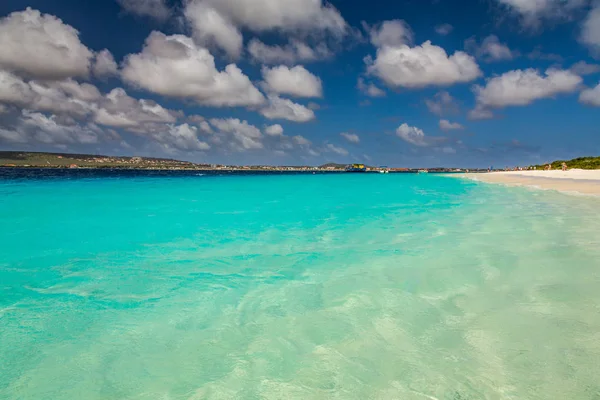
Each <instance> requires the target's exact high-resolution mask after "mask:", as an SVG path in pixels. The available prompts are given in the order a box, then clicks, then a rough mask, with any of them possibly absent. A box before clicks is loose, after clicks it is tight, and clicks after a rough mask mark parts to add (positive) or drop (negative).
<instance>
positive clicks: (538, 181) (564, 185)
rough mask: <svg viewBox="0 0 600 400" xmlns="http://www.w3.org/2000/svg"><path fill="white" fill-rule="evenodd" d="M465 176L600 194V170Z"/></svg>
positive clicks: (549, 188)
mask: <svg viewBox="0 0 600 400" xmlns="http://www.w3.org/2000/svg"><path fill="white" fill-rule="evenodd" d="M464 177H466V178H468V179H473V180H477V181H481V182H488V183H501V184H504V185H510V186H529V187H535V188H539V189H547V190H558V191H561V192H570V193H579V194H585V195H596V196H600V170H580V169H573V170H569V171H566V172H563V171H507V172H504V171H503V172H491V173H483V174H465V175H464Z"/></svg>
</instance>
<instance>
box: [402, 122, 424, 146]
mask: <svg viewBox="0 0 600 400" xmlns="http://www.w3.org/2000/svg"><path fill="white" fill-rule="evenodd" d="M396 135H397V136H398V137H399V138H400V139H402V140H404V141H405V142H408V143H410V144H414V145H415V146H428V145H429V143H428V142H427V140H426V138H425V132H423V130H422V129H419V128H417V127H414V126H409V125H408V124H402V125H400V126H399V127H398V129H396Z"/></svg>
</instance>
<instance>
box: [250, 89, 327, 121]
mask: <svg viewBox="0 0 600 400" xmlns="http://www.w3.org/2000/svg"><path fill="white" fill-rule="evenodd" d="M260 113H261V114H262V115H263V116H264V117H265V118H268V119H287V120H288V121H294V122H308V121H312V120H313V119H315V113H314V111H313V110H311V109H309V108H307V107H305V106H303V105H302V104H298V103H294V102H293V101H291V100H288V99H282V98H281V97H279V96H275V95H269V96H268V104H267V106H266V107H263V108H262V109H260Z"/></svg>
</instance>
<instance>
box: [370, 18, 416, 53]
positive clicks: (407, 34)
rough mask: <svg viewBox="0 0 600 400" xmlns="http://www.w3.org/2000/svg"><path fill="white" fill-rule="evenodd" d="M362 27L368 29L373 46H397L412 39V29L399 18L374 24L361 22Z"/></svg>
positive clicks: (409, 42) (410, 41)
mask: <svg viewBox="0 0 600 400" xmlns="http://www.w3.org/2000/svg"><path fill="white" fill-rule="evenodd" d="M363 27H364V28H365V30H367V31H368V33H369V37H370V39H371V43H372V44H373V45H374V46H375V47H384V46H392V47H398V46H401V45H403V44H411V43H412V41H413V33H412V30H411V29H410V27H409V26H408V24H407V23H406V22H404V21H402V20H400V19H394V20H389V21H384V22H381V23H379V24H377V25H374V26H369V25H367V24H366V23H364V22H363Z"/></svg>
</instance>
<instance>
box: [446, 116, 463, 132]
mask: <svg viewBox="0 0 600 400" xmlns="http://www.w3.org/2000/svg"><path fill="white" fill-rule="evenodd" d="M440 129H441V130H443V131H452V130H459V129H464V127H463V126H462V125H461V124H459V123H458V122H450V121H448V120H447V119H441V120H440Z"/></svg>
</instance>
